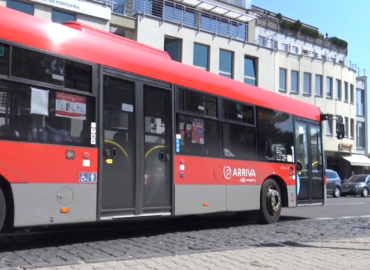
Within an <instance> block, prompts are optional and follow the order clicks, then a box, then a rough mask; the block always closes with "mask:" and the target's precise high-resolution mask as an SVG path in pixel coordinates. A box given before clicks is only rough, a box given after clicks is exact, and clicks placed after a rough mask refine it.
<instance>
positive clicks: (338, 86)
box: [335, 79, 342, 99]
mask: <svg viewBox="0 0 370 270" xmlns="http://www.w3.org/2000/svg"><path fill="white" fill-rule="evenodd" d="M341 91H342V87H341V80H338V79H336V80H335V98H336V99H341V98H342V92H341Z"/></svg>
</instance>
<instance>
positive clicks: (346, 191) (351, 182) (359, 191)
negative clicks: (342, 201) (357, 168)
mask: <svg viewBox="0 0 370 270" xmlns="http://www.w3.org/2000/svg"><path fill="white" fill-rule="evenodd" d="M369 191H370V174H357V175H352V176H351V177H350V178H349V179H348V181H346V182H344V183H343V184H342V196H346V195H361V197H367V196H369Z"/></svg>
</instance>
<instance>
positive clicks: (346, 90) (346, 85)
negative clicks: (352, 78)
mask: <svg viewBox="0 0 370 270" xmlns="http://www.w3.org/2000/svg"><path fill="white" fill-rule="evenodd" d="M344 101H347V102H348V82H344Z"/></svg>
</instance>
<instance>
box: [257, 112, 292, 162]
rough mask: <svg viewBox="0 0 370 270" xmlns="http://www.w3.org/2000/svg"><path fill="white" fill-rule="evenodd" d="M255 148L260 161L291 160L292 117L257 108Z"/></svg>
mask: <svg viewBox="0 0 370 270" xmlns="http://www.w3.org/2000/svg"><path fill="white" fill-rule="evenodd" d="M257 138H258V140H257V149H258V156H259V160H260V161H266V160H271V161H281V162H292V163H293V156H292V146H293V117H292V116H291V115H290V114H287V113H282V112H278V111H274V110H268V109H264V108H257Z"/></svg>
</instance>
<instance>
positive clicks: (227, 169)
mask: <svg viewBox="0 0 370 270" xmlns="http://www.w3.org/2000/svg"><path fill="white" fill-rule="evenodd" d="M224 176H225V178H226V179H227V180H229V179H230V178H231V168H230V167H229V166H224Z"/></svg>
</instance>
